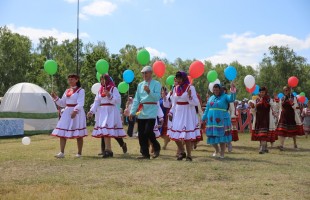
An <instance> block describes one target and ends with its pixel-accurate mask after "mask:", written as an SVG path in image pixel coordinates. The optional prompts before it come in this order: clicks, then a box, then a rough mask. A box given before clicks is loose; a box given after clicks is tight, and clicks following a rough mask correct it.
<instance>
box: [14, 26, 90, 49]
mask: <svg viewBox="0 0 310 200" xmlns="http://www.w3.org/2000/svg"><path fill="white" fill-rule="evenodd" d="M8 28H9V29H10V30H11V31H12V32H14V33H19V34H21V35H25V36H28V37H29V38H30V39H31V40H32V42H33V43H35V44H37V43H39V38H42V37H49V36H52V37H54V38H56V39H57V40H58V41H63V40H66V39H70V40H72V39H75V38H76V33H69V32H61V31H59V30H57V29H55V28H52V29H36V28H32V27H23V26H21V27H15V25H14V24H10V25H8ZM80 37H81V38H88V37H89V35H88V34H87V33H85V32H84V33H80Z"/></svg>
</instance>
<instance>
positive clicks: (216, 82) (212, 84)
mask: <svg viewBox="0 0 310 200" xmlns="http://www.w3.org/2000/svg"><path fill="white" fill-rule="evenodd" d="M215 84H221V81H220V80H219V79H216V80H215V81H214V82H211V83H209V90H210V92H211V93H213V86H214V85H215Z"/></svg>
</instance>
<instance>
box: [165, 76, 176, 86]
mask: <svg viewBox="0 0 310 200" xmlns="http://www.w3.org/2000/svg"><path fill="white" fill-rule="evenodd" d="M174 77H175V76H174V75H170V76H168V78H167V79H166V83H167V85H171V86H172V85H174Z"/></svg>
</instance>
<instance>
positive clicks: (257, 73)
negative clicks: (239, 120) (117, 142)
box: [0, 26, 310, 110]
mask: <svg viewBox="0 0 310 200" xmlns="http://www.w3.org/2000/svg"><path fill="white" fill-rule="evenodd" d="M142 48H143V47H136V46H134V45H130V44H127V45H126V46H125V47H123V48H121V49H120V50H119V53H116V54H112V53H110V52H109V49H108V47H107V46H106V44H105V42H104V41H100V42H97V43H86V44H84V43H83V41H82V40H79V48H78V50H79V58H77V53H76V52H77V40H76V39H74V40H64V41H61V42H60V41H58V40H57V39H56V38H54V37H52V36H50V37H43V38H40V39H39V43H38V44H37V45H36V46H33V44H32V41H31V40H30V39H29V38H28V37H27V36H23V35H20V34H18V33H13V32H12V31H11V30H9V29H8V28H7V27H6V26H4V27H0V72H1V73H0V80H1V82H0V96H3V95H4V94H5V92H6V91H7V90H8V89H9V88H10V87H11V86H13V85H14V84H17V83H20V82H30V83H34V84H37V85H39V86H41V87H43V88H44V89H45V90H47V91H48V92H50V91H51V84H52V77H51V76H49V75H48V74H47V73H46V72H45V71H44V70H43V65H44V62H45V61H46V60H47V59H53V60H55V61H56V62H57V64H58V71H57V73H56V74H55V75H54V77H53V83H54V91H56V92H57V93H58V95H60V96H61V95H62V94H63V92H64V91H65V90H66V88H67V78H66V77H67V75H68V74H70V73H76V65H77V64H76V63H78V66H79V74H80V77H81V83H82V86H83V88H84V89H85V91H86V99H85V108H86V110H87V109H89V107H90V105H91V104H92V102H93V98H94V95H93V94H92V93H91V87H92V85H93V84H94V83H96V82H98V81H97V79H96V69H95V65H96V62H97V61H98V60H99V59H102V58H103V59H105V60H107V61H108V62H109V65H110V68H109V74H110V75H111V76H112V77H113V80H114V81H115V83H116V84H118V83H120V82H122V81H123V78H122V73H123V71H125V70H126V69H131V70H133V71H134V73H135V79H134V81H133V82H132V83H131V84H130V89H129V94H130V95H134V93H135V90H136V89H135V88H136V87H137V85H138V83H139V82H140V81H141V80H142V76H141V73H140V71H141V69H142V66H140V65H139V64H138V62H137V59H136V55H137V51H139V50H140V49H142ZM266 51H267V52H266V53H265V54H264V55H263V59H262V60H261V62H260V63H259V67H258V69H253V68H252V67H251V66H244V65H242V64H240V63H239V62H238V61H234V62H232V63H222V64H216V65H214V64H212V63H211V62H209V61H204V65H205V72H204V75H203V76H201V77H200V78H198V79H195V80H194V82H193V84H194V85H195V87H196V90H197V92H198V93H199V94H200V96H201V97H202V100H203V101H204V100H205V96H206V94H207V93H209V94H210V91H209V89H208V84H209V83H208V81H207V73H208V72H209V71H210V70H216V71H217V73H218V78H219V79H220V81H221V83H222V84H224V85H226V86H229V82H228V81H227V80H226V79H225V77H224V69H225V68H226V67H227V66H228V65H232V66H234V67H235V68H236V69H237V72H238V75H237V78H236V80H235V84H236V86H237V88H238V91H237V99H243V98H248V99H250V98H251V96H252V95H251V94H249V93H248V92H247V91H246V88H245V86H244V83H243V79H244V77H245V76H246V75H249V74H250V75H253V76H254V77H255V80H256V84H258V85H259V86H266V87H267V88H268V90H269V94H270V95H272V94H273V93H279V92H282V87H283V86H285V85H287V79H288V78H289V77H290V76H296V77H298V79H299V85H298V87H296V88H294V91H296V92H297V93H300V92H305V93H306V96H307V95H309V94H310V79H309V78H308V77H309V72H310V70H309V69H310V65H309V63H307V60H306V59H305V58H304V57H302V56H298V55H297V54H296V53H295V52H294V50H293V49H290V48H289V47H288V46H271V47H269V49H266ZM77 59H78V60H77ZM156 60H162V61H163V62H164V63H165V64H166V73H165V75H164V77H163V78H161V79H158V78H156V79H157V80H159V81H160V82H161V83H162V85H166V84H165V82H166V78H167V77H168V76H169V75H173V74H175V73H176V72H177V71H178V70H182V71H186V72H188V69H189V66H190V64H191V63H192V62H193V61H195V60H196V59H195V58H193V59H185V60H183V59H182V58H177V59H176V60H174V61H169V60H168V59H166V58H157V57H154V58H152V60H151V62H150V65H152V64H153V63H154V62H155V61H156ZM168 88H169V87H168ZM126 99H127V94H124V95H122V107H124V104H125V102H126Z"/></svg>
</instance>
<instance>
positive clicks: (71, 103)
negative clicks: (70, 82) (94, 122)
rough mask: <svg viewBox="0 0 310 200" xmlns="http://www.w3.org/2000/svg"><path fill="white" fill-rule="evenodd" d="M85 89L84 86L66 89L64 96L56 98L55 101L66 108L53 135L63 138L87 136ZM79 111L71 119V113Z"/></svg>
mask: <svg viewBox="0 0 310 200" xmlns="http://www.w3.org/2000/svg"><path fill="white" fill-rule="evenodd" d="M84 99H85V91H84V89H82V88H70V89H67V90H66V91H65V93H64V94H63V96H62V98H61V99H60V98H57V99H55V100H54V101H55V103H56V104H57V105H58V106H60V107H63V108H65V109H64V111H63V113H62V115H61V118H60V119H59V121H58V123H57V126H56V128H55V129H54V130H53V132H52V134H51V135H52V136H56V137H62V138H68V139H72V138H81V137H85V136H87V129H86V116H85V111H84V108H83V106H84ZM73 111H78V112H77V114H76V116H75V117H74V118H73V119H71V113H72V112H73Z"/></svg>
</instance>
